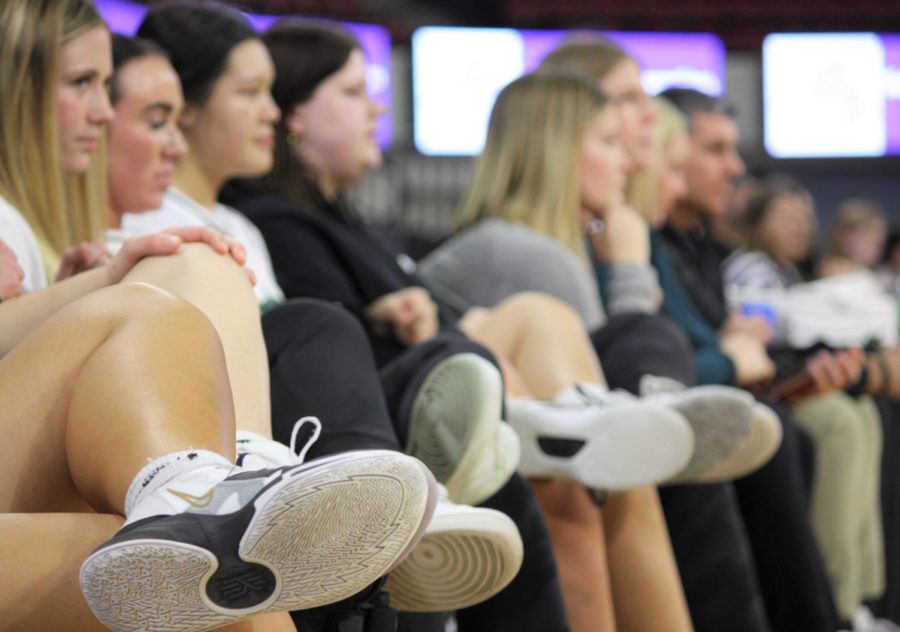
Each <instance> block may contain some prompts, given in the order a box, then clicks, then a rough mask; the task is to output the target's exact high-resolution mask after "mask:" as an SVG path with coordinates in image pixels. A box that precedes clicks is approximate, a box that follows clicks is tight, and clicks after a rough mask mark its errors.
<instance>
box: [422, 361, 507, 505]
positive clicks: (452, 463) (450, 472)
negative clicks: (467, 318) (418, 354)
mask: <svg viewBox="0 0 900 632" xmlns="http://www.w3.org/2000/svg"><path fill="white" fill-rule="evenodd" d="M502 389H503V386H502V382H501V378H500V374H499V371H497V370H496V368H495V367H494V366H493V365H492V364H490V363H489V362H488V361H487V360H485V359H483V358H481V357H479V356H477V355H475V354H472V353H461V354H456V355H454V356H452V357H450V358H449V359H447V360H445V361H443V362H441V363H440V364H438V365H437V366H436V367H435V368H434V369H432V371H431V372H430V373H429V375H428V377H427V378H426V379H425V382H424V384H423V385H422V388H421V389H420V392H419V394H418V396H417V397H416V401H415V403H414V404H413V410H412V423H411V424H410V436H409V440H408V442H407V444H408V445H407V450H406V452H407V453H408V454H410V455H412V456H414V457H416V458H418V459H420V460H421V461H422V462H424V463H425V464H426V465H427V466H428V468H429V469H430V470H431V471H432V473H434V475H435V477H436V478H437V480H438V481H440V482H442V483H444V484H445V485H446V487H447V493H448V495H449V498H450V499H451V500H452V501H453V502H456V503H460V504H466V505H475V504H478V503H480V502H482V501H483V500H484V499H486V498H489V497H490V496H492V495H493V494H494V493H496V491H497V490H498V489H500V487H502V486H503V484H504V483H506V481H508V480H509V478H510V477H511V476H512V475H513V473H514V472H515V469H516V464H517V462H518V442H517V441H516V439H515V437H514V435H512V434H511V433H509V432H508V429H503V427H502V426H501V421H500V410H501V407H502V393H503V390H502Z"/></svg>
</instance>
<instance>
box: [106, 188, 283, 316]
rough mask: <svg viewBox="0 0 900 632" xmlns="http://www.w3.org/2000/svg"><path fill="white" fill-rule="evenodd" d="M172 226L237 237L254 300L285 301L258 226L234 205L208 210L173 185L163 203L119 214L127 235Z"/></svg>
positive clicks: (265, 301) (218, 206)
mask: <svg viewBox="0 0 900 632" xmlns="http://www.w3.org/2000/svg"><path fill="white" fill-rule="evenodd" d="M175 226H210V227H212V228H215V229H216V230H218V231H219V232H221V233H223V234H225V235H228V236H229V237H233V238H234V239H237V240H238V241H239V242H241V244H243V246H244V247H245V248H246V249H247V267H248V268H250V269H251V270H253V272H254V273H256V287H255V288H254V291H255V292H256V300H257V301H259V304H260V305H261V306H263V308H266V307H269V306H271V305H272V304H275V303H281V302H282V301H284V292H282V291H281V287H279V285H278V282H277V281H276V280H275V272H274V271H273V270H272V260H271V259H270V258H269V249H268V248H266V242H265V241H264V240H263V237H262V235H261V234H260V232H259V229H257V228H256V226H254V225H253V224H252V223H251V222H250V220H248V219H247V218H246V217H244V216H243V215H241V214H240V213H238V212H237V211H236V210H234V209H233V208H230V207H228V206H225V205H224V204H216V205H215V206H214V207H213V208H211V209H207V208H204V207H203V206H201V205H200V204H198V203H197V202H195V201H194V200H193V199H191V198H190V197H188V196H187V195H185V194H184V193H182V192H181V191H179V190H178V189H176V188H174V187H172V188H170V189H169V190H168V191H167V192H166V194H165V197H164V198H163V205H162V206H161V207H160V208H159V209H157V210H155V211H149V212H147V213H126V214H125V215H123V216H122V230H123V231H124V232H125V233H126V234H131V235H146V234H147V233H156V232H159V231H162V230H165V229H167V228H173V227H175Z"/></svg>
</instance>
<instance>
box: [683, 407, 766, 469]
mask: <svg viewBox="0 0 900 632" xmlns="http://www.w3.org/2000/svg"><path fill="white" fill-rule="evenodd" d="M781 439H782V428H781V422H780V421H779V420H778V417H777V416H776V415H775V413H774V412H772V411H771V410H770V409H769V408H768V407H767V406H765V405H764V404H759V403H754V404H753V419H752V422H751V424H750V430H749V432H747V436H746V437H744V439H743V440H742V441H741V442H740V444H739V445H738V449H737V451H736V452H735V453H734V454H733V455H732V456H731V457H730V458H728V459H726V460H725V461H723V462H722V463H720V464H719V465H718V466H716V467H713V468H711V469H709V470H707V471H706V472H703V473H702V474H701V475H698V476H697V478H696V480H697V482H698V483H718V482H722V481H730V480H734V479H737V478H741V477H744V476H747V475H748V474H751V473H753V472H755V471H756V470H758V469H759V468H761V467H762V466H763V465H765V464H766V463H768V462H769V459H771V458H772V457H773V456H774V455H775V452H777V451H778V447H779V446H780V445H781Z"/></svg>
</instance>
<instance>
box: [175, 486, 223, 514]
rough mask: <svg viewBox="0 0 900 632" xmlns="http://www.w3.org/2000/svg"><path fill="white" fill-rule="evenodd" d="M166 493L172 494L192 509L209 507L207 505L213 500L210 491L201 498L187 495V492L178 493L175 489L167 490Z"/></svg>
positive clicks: (211, 491)
mask: <svg viewBox="0 0 900 632" xmlns="http://www.w3.org/2000/svg"><path fill="white" fill-rule="evenodd" d="M166 491H167V492H169V493H170V494H172V495H173V496H177V497H178V498H180V499H181V500H183V501H184V502H186V503H187V504H189V505H190V506H191V507H193V508H194V509H204V508H206V507H209V504H210V503H211V502H212V499H213V490H212V489H210V490H209V491H208V492H206V493H205V494H203V495H202V496H195V495H193V494H188V493H187V492H180V491H178V490H176V489H171V488H169V489H167V490H166Z"/></svg>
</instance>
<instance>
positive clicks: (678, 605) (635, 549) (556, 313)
mask: <svg viewBox="0 0 900 632" xmlns="http://www.w3.org/2000/svg"><path fill="white" fill-rule="evenodd" d="M463 327H464V329H465V331H466V333H468V334H469V335H470V336H471V337H472V338H473V339H475V340H477V341H478V342H481V343H482V344H484V345H485V346H486V347H488V348H489V349H491V351H493V352H494V353H495V354H497V355H500V356H505V357H507V358H508V359H509V361H510V362H511V364H512V365H513V367H514V369H515V370H516V371H517V373H518V375H520V376H521V378H522V379H523V381H524V382H525V384H526V385H527V387H528V389H530V390H531V391H532V392H533V393H534V395H535V396H537V397H539V398H544V399H550V398H553V397H554V396H556V395H557V394H559V393H560V392H561V391H563V390H565V389H566V388H568V387H570V386H572V385H573V384H579V383H580V384H604V383H605V380H604V377H603V373H602V370H601V368H600V363H599V361H598V360H597V357H596V354H595V353H594V350H593V347H592V346H591V343H590V340H589V339H588V336H587V332H586V331H585V329H584V325H583V323H582V322H581V319H580V318H579V316H578V314H577V313H576V312H575V311H574V310H572V309H571V308H570V307H568V306H567V305H564V304H563V303H561V302H560V301H558V300H556V299H553V298H551V297H548V296H544V295H541V294H534V293H526V294H518V295H515V296H513V297H512V298H510V299H508V300H506V301H504V302H502V303H500V304H499V305H497V306H496V307H495V308H493V309H491V310H488V312H487V313H486V314H484V313H482V314H479V315H478V316H477V317H476V318H473V319H471V320H469V321H468V322H466V321H464V323H463ZM578 491H579V492H580V500H578V501H577V502H574V501H573V500H572V499H573V498H575V492H574V491H573V490H572V489H566V488H555V489H554V488H546V489H544V490H542V491H541V493H539V494H538V498H539V499H540V500H541V506H542V507H543V508H544V509H545V512H546V516H547V520H548V525H549V526H550V533H551V537H552V538H553V548H554V551H555V552H556V554H557V562H558V564H559V567H560V576H561V577H562V578H563V580H564V583H565V585H566V587H567V592H571V594H572V595H573V596H572V600H573V603H577V604H578V606H577V607H578V608H579V611H577V614H576V611H570V616H571V618H572V621H573V626H575V622H576V621H586V622H587V623H588V625H587V626H586V627H585V628H584V629H596V627H592V625H591V621H592V620H593V621H602V620H604V619H601V618H598V617H599V616H600V615H599V614H596V613H593V612H590V600H582V599H580V598H579V599H578V600H577V601H576V600H575V596H576V595H578V596H580V595H586V594H588V591H590V590H591V589H592V586H594V585H595V584H592V582H595V581H596V579H595V578H591V577H590V573H591V572H592V569H591V568H589V565H588V564H586V563H585V562H586V560H587V559H595V560H599V559H600V557H599V555H598V553H597V552H596V551H595V550H594V549H593V548H590V550H589V549H588V547H589V543H590V542H591V539H592V538H594V539H598V540H602V539H603V535H604V533H603V531H604V529H601V530H600V532H599V533H598V530H597V524H600V525H605V532H606V545H605V547H604V548H603V555H604V556H608V568H609V581H610V584H611V586H612V589H611V591H612V596H613V600H614V602H615V621H616V624H617V625H618V627H620V628H621V629H623V630H646V629H666V630H679V631H680V630H690V629H691V624H690V618H689V616H688V613H687V604H686V602H685V599H684V591H683V590H682V587H681V581H680V579H679V577H678V573H677V571H676V570H675V569H676V566H675V559H674V555H673V553H672V546H671V543H670V541H669V536H668V531H667V528H666V524H665V521H664V520H663V518H662V510H661V508H660V505H659V498H658V497H657V495H656V491H655V489H652V488H647V489H638V490H632V491H628V492H623V493H620V494H617V495H616V496H615V497H614V500H611V501H610V503H609V505H608V507H607V508H605V509H604V510H603V511H602V520H600V521H597V520H596V519H595V518H592V517H591V516H590V512H598V511H599V510H597V509H596V508H595V507H593V506H592V507H590V508H588V507H586V506H584V503H585V502H590V499H588V497H587V495H586V494H584V491H583V489H579V490H578ZM567 497H568V500H567ZM573 523H577V526H573ZM576 530H577V531H578V532H581V533H583V534H584V536H582V537H581V538H579V540H578V541H577V544H575V538H574V537H572V533H574V532H575V531H576ZM563 532H568V534H569V536H570V537H567V538H563V537H562V536H561V533H563ZM588 534H592V535H588ZM598 536H599V537H598ZM594 572H596V571H594ZM567 577H568V578H570V581H569V582H566V578H567ZM576 581H577V586H578V588H577V587H576ZM608 586H609V585H606V586H604V590H603V591H601V592H602V594H598V596H596V597H594V599H598V598H599V599H602V598H603V597H604V596H605V594H606V593H607V592H608V591H609V590H610V589H609V587H608ZM594 590H595V591H596V589H594ZM569 599H570V597H569V595H568V594H567V595H566V600H567V605H568V602H569ZM582 603H583V604H584V608H585V609H584V610H583V611H581V610H580V608H581V606H582ZM607 608H608V609H609V611H612V610H613V608H612V606H611V605H610V606H607V605H606V604H605V603H604V604H603V605H602V607H601V608H598V609H597V612H601V611H603V612H605V611H607ZM648 616H650V617H654V619H653V620H654V621H655V622H656V625H645V624H644V623H645V622H646V621H647V619H646V617H648ZM591 617H593V619H592V618H591ZM659 622H665V625H664V626H663V627H660V625H659ZM573 629H575V630H577V629H578V628H577V627H573Z"/></svg>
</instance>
